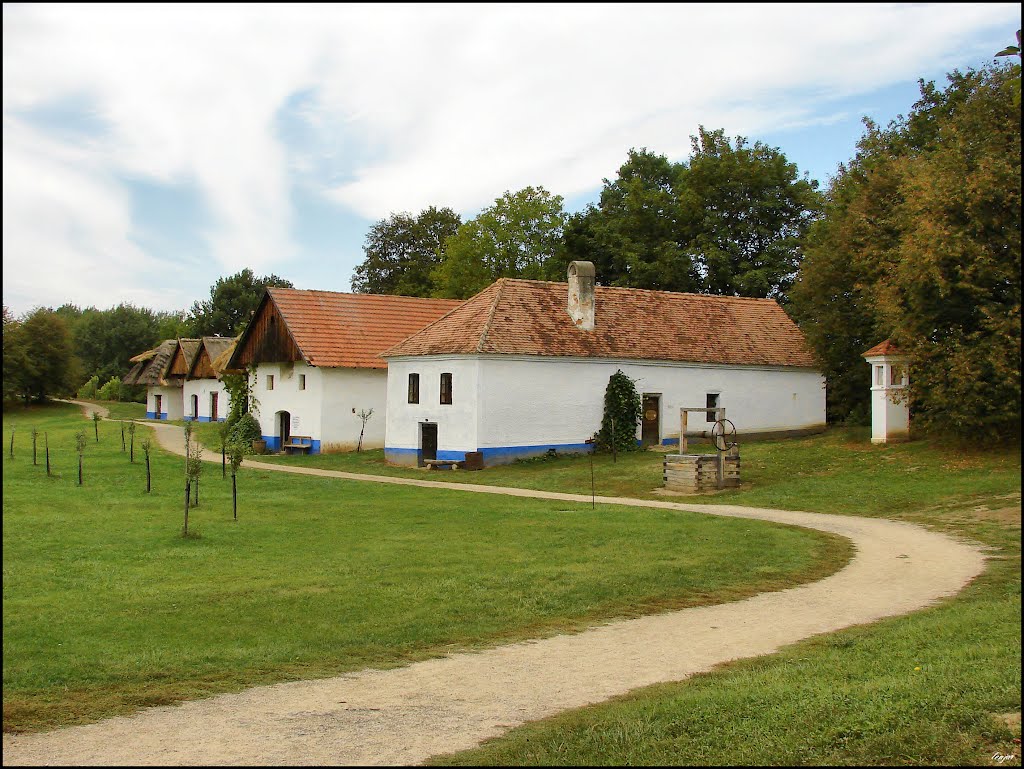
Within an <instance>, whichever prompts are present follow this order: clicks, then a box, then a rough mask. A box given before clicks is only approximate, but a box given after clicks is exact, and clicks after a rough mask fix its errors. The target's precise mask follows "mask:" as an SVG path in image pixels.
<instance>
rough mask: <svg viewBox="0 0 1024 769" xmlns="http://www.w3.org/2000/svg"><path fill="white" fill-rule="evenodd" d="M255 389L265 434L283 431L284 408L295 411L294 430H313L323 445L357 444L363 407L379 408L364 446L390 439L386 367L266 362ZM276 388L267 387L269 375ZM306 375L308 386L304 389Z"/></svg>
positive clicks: (276, 434)
mask: <svg viewBox="0 0 1024 769" xmlns="http://www.w3.org/2000/svg"><path fill="white" fill-rule="evenodd" d="M255 375H256V384H255V387H254V390H253V392H254V394H255V396H256V399H257V400H258V401H259V417H258V418H259V422H260V429H261V431H262V433H263V435H264V436H265V437H280V425H279V423H278V418H279V416H278V415H279V414H280V412H282V411H287V412H288V414H289V415H290V417H291V434H292V435H308V436H310V437H311V438H312V439H313V440H314V441H315V442H317V447H318V450H321V451H322V450H324V449H325V448H328V446H327V444H332V446H331V447H332V448H343V449H344V448H352V449H354V448H355V447H356V444H357V442H358V440H359V430H360V428H361V427H362V420H361V419H360V418H359V417H358V412H359V411H361V410H364V409H365V410H367V411H369V410H370V409H373V416H372V417H370V419H369V421H368V422H367V423H366V432H365V434H364V436H363V447H364V448H380V447H382V446H383V445H384V425H385V409H386V405H387V404H386V391H387V371H386V370H385V369H352V368H346V369H341V368H339V369H334V368H317V367H316V366H310V365H308V364H306V363H295V364H287V363H261V364H259V365H258V366H257V367H256V374H255ZM268 375H272V376H273V377H274V389H273V390H268V389H267V376H268ZM302 376H305V378H306V379H305V389H300V383H301V381H302V380H301V378H302ZM353 409H354V410H355V413H353Z"/></svg>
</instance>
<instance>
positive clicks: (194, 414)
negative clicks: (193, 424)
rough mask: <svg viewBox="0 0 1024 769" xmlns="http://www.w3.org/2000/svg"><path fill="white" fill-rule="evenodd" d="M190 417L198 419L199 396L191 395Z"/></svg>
mask: <svg viewBox="0 0 1024 769" xmlns="http://www.w3.org/2000/svg"><path fill="white" fill-rule="evenodd" d="M192 418H193V419H199V396H198V395H193V396H192Z"/></svg>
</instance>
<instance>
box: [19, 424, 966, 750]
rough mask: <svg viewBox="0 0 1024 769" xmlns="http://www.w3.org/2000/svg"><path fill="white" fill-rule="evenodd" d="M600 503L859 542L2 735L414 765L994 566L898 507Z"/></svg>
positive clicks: (854, 620)
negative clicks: (727, 580) (576, 615)
mask: <svg viewBox="0 0 1024 769" xmlns="http://www.w3.org/2000/svg"><path fill="white" fill-rule="evenodd" d="M147 424H150V423H147ZM152 426H153V428H154V431H155V433H156V435H157V438H158V440H159V441H160V443H161V444H162V445H165V446H166V447H167V448H169V449H170V450H172V451H176V452H177V453H182V450H181V447H180V445H179V444H180V443H181V428H180V427H174V426H171V425H152ZM211 461H212V460H211ZM217 461H219V459H218V460H217ZM245 466H247V467H250V468H260V469H273V470H278V471H284V472H294V473H299V474H308V475H323V476H333V477H339V478H348V479H354V480H371V481H377V482H381V483H397V484H404V485H415V486H424V487H431V488H447V489H452V490H456V491H463V492H467V493H474V492H475V493H480V492H485V493H491V494H512V495H517V496H529V497H542V498H548V499H561V500H567V501H584V502H589V501H590V497H589V496H585V495H577V494H557V493H549V492H540V491H531V490H527V489H511V488H501V487H493V486H478V485H469V484H446V483H444V482H441V481H426V480H418V479H410V478H384V477H379V476H369V475H361V474H357V473H342V472H335V471H327V470H314V469H311V468H297V467H287V468H286V467H283V466H278V465H270V464H267V463H265V462H257V461H250V460H246V463H245ZM597 501H598V502H600V503H602V504H627V505H632V506H636V507H655V508H659V509H669V510H691V511H697V512H701V513H706V514H708V515H723V516H732V517H740V518H753V519H759V520H765V521H775V522H778V523H785V524H794V525H797V526H803V527H806V528H809V529H817V530H819V531H826V532H831V533H834V534H838V535H841V536H844V537H847V538H849V539H850V540H852V541H853V543H854V544H855V545H856V553H855V556H854V558H853V560H852V561H851V562H850V563H849V564H848V565H847V566H846V567H845V568H843V569H842V570H840V571H839V572H837V573H835V574H833V575H832V576H830V577H827V578H825V579H823V580H820V581H819V582H815V583H813V584H809V585H803V586H800V587H796V588H792V589H789V590H783V591H779V592H775V593H764V594H761V595H758V596H755V597H753V598H749V599H746V600H743V601H736V602H733V603H727V604H721V605H718V606H705V607H698V608H693V609H684V610H682V611H676V612H669V613H665V614H658V615H652V616H647V617H642V618H639V619H632V620H626V621H618V622H613V623H609V624H606V625H602V626H599V627H595V628H592V629H590V630H586V631H584V632H581V633H576V634H573V635H561V636H555V637H553V638H547V639H543V640H538V641H526V642H523V643H516V644H511V645H507V646H502V647H498V648H495V649H490V650H486V651H481V652H467V653H458V654H452V655H449V656H447V657H443V658H439V659H433V660H428V661H425V662H418V663H415V664H412V665H409V666H407V667H404V668H398V669H395V670H387V671H378V670H366V671H362V672H357V673H350V674H346V675H342V676H338V677H335V678H328V679H321V680H315V681H301V682H292V683H285V684H277V685H274V686H262V687H257V688H253V689H249V690H247V691H244V692H241V693H239V694H227V695H220V696H216V697H211V698H209V699H204V700H197V701H193V702H187V703H184V704H181V705H177V706H171V707H158V708H151V709H148V710H145V711H142V712H140V713H138V714H136V715H134V716H130V717H122V718H112V719H109V720H106V721H103V722H100V723H96V724H90V725H88V726H77V727H69V728H65V729H59V730H56V731H53V732H48V733H44V734H29V735H4V740H3V760H4V764H5V765H7V764H11V765H13V764H22V765H24V764H51V765H53V764H64V765H68V764H71V765H86V764H101V765H102V764H106V765H161V764H162V765H264V766H274V765H278V766H283V765H328V764H333V765H338V764H347V765H368V764H378V765H380V764H385V765H395V764H413V763H418V762H421V761H423V760H425V759H427V758H428V757H430V756H432V755H436V754H439V753H446V752H451V751H456V750H462V749H466V748H470V747H473V746H475V745H477V744H478V743H479V742H480V741H482V740H484V739H486V738H489V737H494V736H497V735H499V734H502V733H503V732H505V731H506V730H508V729H509V728H512V727H514V726H518V725H520V724H522V723H524V722H526V721H532V720H536V719H539V718H545V717H547V716H550V715H553V714H555V713H558V712H559V711H562V710H565V709H568V708H577V707H581V706H583V705H588V704H591V703H595V702H600V701H602V700H605V699H608V698H609V697H613V696H615V695H619V694H623V693H625V692H627V691H629V690H630V689H634V688H636V687H640V686H647V685H649V684H654V683H659V682H665V681H678V680H681V679H684V678H687V677H688V676H691V675H693V674H695V673H699V672H703V671H707V670H710V669H711V668H712V667H714V666H715V665H717V664H719V663H722V662H726V661H728V660H734V659H739V658H744V657H754V656H759V655H763V654H770V653H772V652H774V651H777V650H778V649H779V648H781V647H782V646H785V645H786V644H791V643H793V642H795V641H799V640H801V639H803V638H807V637H809V636H813V635H816V634H819V633H828V632H831V631H835V630H839V629H841V628H844V627H849V626H851V625H858V624H863V623H866V622H873V621H875V620H878V619H881V618H883V617H890V616H894V615H899V614H905V613H907V612H911V611H914V610H916V609H920V608H922V607H924V606H927V605H929V604H931V603H933V602H935V601H936V600H938V599H941V598H944V597H946V596H951V595H954V594H956V593H957V592H959V591H960V589H961V588H962V587H963V586H964V585H966V584H967V583H968V582H969V581H970V580H971V579H973V578H974V577H976V576H977V575H978V574H980V573H981V571H982V570H983V569H984V555H983V554H982V552H981V549H980V548H978V547H976V546H973V545H969V544H966V543H963V542H959V541H957V540H955V539H953V538H951V537H949V536H946V535H943V534H939V533H937V532H932V531H928V530H926V529H924V528H922V527H919V526H915V525H912V524H907V523H901V522H897V521H889V520H880V519H869V518H858V517H854V516H839V515H821V514H815V513H801V512H792V511H784V510H766V509H758V508H748V507H738V506H731V505H700V504H690V503H677V502H666V501H660V500H657V501H652V500H638V499H626V498H618V497H598V499H597Z"/></svg>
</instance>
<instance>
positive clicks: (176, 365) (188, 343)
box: [164, 338, 202, 379]
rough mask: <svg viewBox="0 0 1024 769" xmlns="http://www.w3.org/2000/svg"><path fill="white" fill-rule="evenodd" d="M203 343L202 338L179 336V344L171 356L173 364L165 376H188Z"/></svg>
mask: <svg viewBox="0 0 1024 769" xmlns="http://www.w3.org/2000/svg"><path fill="white" fill-rule="evenodd" d="M201 344H202V340H201V339H181V338H179V339H178V346H177V347H176V348H175V350H174V354H173V355H172V356H171V364H170V366H169V367H168V369H167V371H166V372H165V373H164V376H165V377H173V378H181V379H184V378H185V377H187V376H188V372H189V371H191V370H192V364H193V363H195V360H196V355H197V354H198V353H199V348H200V346H201Z"/></svg>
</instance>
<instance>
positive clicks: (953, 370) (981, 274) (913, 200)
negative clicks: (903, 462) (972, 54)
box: [792, 65, 1021, 437]
mask: <svg viewBox="0 0 1024 769" xmlns="http://www.w3.org/2000/svg"><path fill="white" fill-rule="evenodd" d="M1015 77H1019V65H1003V66H993V67H988V68H984V69H982V70H981V71H974V70H971V71H968V72H967V73H960V72H953V73H951V74H950V75H948V76H947V79H948V85H947V87H946V88H945V89H943V90H939V89H937V88H936V87H935V85H934V83H923V82H922V83H921V99H920V100H919V101H918V102H917V103H916V104H914V108H913V110H912V111H911V112H910V114H909V115H908V116H907V117H901V118H899V119H897V120H895V121H893V122H892V123H890V124H889V126H888V127H887V128H885V129H882V128H880V127H878V126H876V125H874V124H873V123H870V122H867V126H866V132H865V135H864V136H863V137H862V138H861V140H860V142H859V143H858V153H857V155H856V157H855V158H854V159H853V160H852V161H851V162H850V164H849V165H848V166H844V167H841V168H840V170H839V174H838V176H837V178H836V180H835V182H834V183H833V185H832V188H831V189H830V190H829V193H828V201H827V204H826V208H825V216H824V218H823V219H822V220H821V221H820V222H818V223H817V224H816V225H815V226H814V227H813V228H812V231H811V233H810V236H809V239H808V246H807V256H806V258H805V259H804V262H803V265H802V267H801V272H800V279H799V281H798V283H797V285H796V286H794V288H793V291H792V300H793V303H792V310H793V312H794V315H795V316H796V318H797V320H798V322H799V323H800V326H801V328H802V329H803V331H804V334H805V336H806V337H807V339H808V341H809V343H810V344H811V346H812V347H813V348H814V349H815V351H816V353H817V355H818V358H819V360H821V361H822V362H823V367H824V369H825V374H826V377H827V379H828V390H827V393H828V396H827V397H828V404H829V416H830V418H832V419H842V418H857V417H858V416H865V415H866V413H867V409H866V403H867V398H868V394H869V393H868V375H867V366H866V364H865V363H864V361H863V359H862V358H861V354H862V353H863V352H864V350H866V349H867V348H868V347H871V346H873V345H874V344H876V343H877V342H880V341H882V340H883V339H885V338H891V339H892V340H893V342H895V343H896V344H897V346H899V347H900V348H901V349H903V350H904V351H905V352H907V353H908V354H909V355H910V360H911V375H910V382H911V385H910V391H909V397H910V403H911V410H912V414H913V419H914V423H915V425H917V426H918V427H925V428H931V429H933V430H936V431H939V432H942V433H944V434H951V435H961V436H965V435H969V434H971V432H972V431H974V430H977V429H981V430H983V431H984V432H985V433H986V434H989V435H998V434H1004V435H1017V436H1018V437H1019V434H1020V432H1019V431H1020V427H1019V425H1020V270H1021V256H1020V253H1021V250H1020V249H1021V246H1020V213H1021V196H1020V192H1021V182H1020V173H1021V167H1020V153H1021V146H1020V112H1019V110H1017V109H1016V108H1015V107H1014V106H1013V103H1012V100H1010V99H1007V98H1006V85H1007V83H1009V82H1011V81H1012V79H1013V78H1015Z"/></svg>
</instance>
